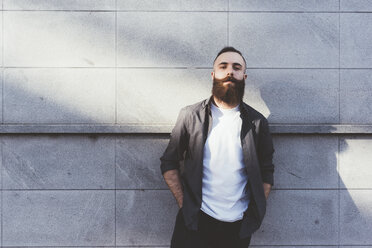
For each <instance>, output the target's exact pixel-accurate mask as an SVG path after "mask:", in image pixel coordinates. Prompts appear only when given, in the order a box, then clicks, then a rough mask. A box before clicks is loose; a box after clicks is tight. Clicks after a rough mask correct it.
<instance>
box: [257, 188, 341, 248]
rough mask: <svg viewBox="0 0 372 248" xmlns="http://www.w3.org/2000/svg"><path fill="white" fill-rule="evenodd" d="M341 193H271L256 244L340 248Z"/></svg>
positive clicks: (278, 191) (293, 191) (332, 191)
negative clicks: (339, 210)
mask: <svg viewBox="0 0 372 248" xmlns="http://www.w3.org/2000/svg"><path fill="white" fill-rule="evenodd" d="M337 195H338V193H337V190H325V191H318V190H316V191H311V190H286V191H282V190H277V191H273V192H272V193H271V194H270V197H269V201H268V209H267V213H266V216H265V219H264V221H263V223H262V226H261V228H260V230H259V231H258V232H256V233H255V234H254V236H253V237H252V240H251V244H252V245H337V239H338V233H337V232H338V230H337V225H338V196H337Z"/></svg>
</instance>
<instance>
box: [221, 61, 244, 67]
mask: <svg viewBox="0 0 372 248" xmlns="http://www.w3.org/2000/svg"><path fill="white" fill-rule="evenodd" d="M227 64H228V63H227V62H221V63H219V64H218V65H227ZM237 65H238V66H241V67H243V66H242V65H241V64H239V63H233V66H237Z"/></svg>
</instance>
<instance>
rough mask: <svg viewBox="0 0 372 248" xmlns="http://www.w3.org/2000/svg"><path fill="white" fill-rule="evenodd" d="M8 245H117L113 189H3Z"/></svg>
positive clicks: (4, 229) (4, 233)
mask: <svg viewBox="0 0 372 248" xmlns="http://www.w3.org/2000/svg"><path fill="white" fill-rule="evenodd" d="M2 193H3V245H4V246H60V245H65V246H80V245H84V246H96V245H108V246H110V245H114V242H115V229H114V228H115V201H114V200H115V198H114V192H113V191H13V192H12V191H3V192H2Z"/></svg>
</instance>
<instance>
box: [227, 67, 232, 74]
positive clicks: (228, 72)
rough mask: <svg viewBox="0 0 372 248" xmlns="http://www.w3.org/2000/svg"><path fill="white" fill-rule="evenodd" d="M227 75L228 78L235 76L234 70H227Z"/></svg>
mask: <svg viewBox="0 0 372 248" xmlns="http://www.w3.org/2000/svg"><path fill="white" fill-rule="evenodd" d="M227 75H228V76H232V75H233V70H232V68H228V69H227Z"/></svg>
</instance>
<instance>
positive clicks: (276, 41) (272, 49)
mask: <svg viewBox="0 0 372 248" xmlns="http://www.w3.org/2000/svg"><path fill="white" fill-rule="evenodd" d="M229 42H230V45H232V46H235V47H239V48H241V50H242V52H243V54H244V55H245V59H246V60H247V66H248V67H254V68H257V67H263V68H278V67H279V68H283V67H284V68H336V67H338V60H339V59H338V58H339V55H338V53H339V51H338V50H339V49H338V47H339V45H338V43H339V29H338V14H335V13H231V14H230V20H229Z"/></svg>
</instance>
